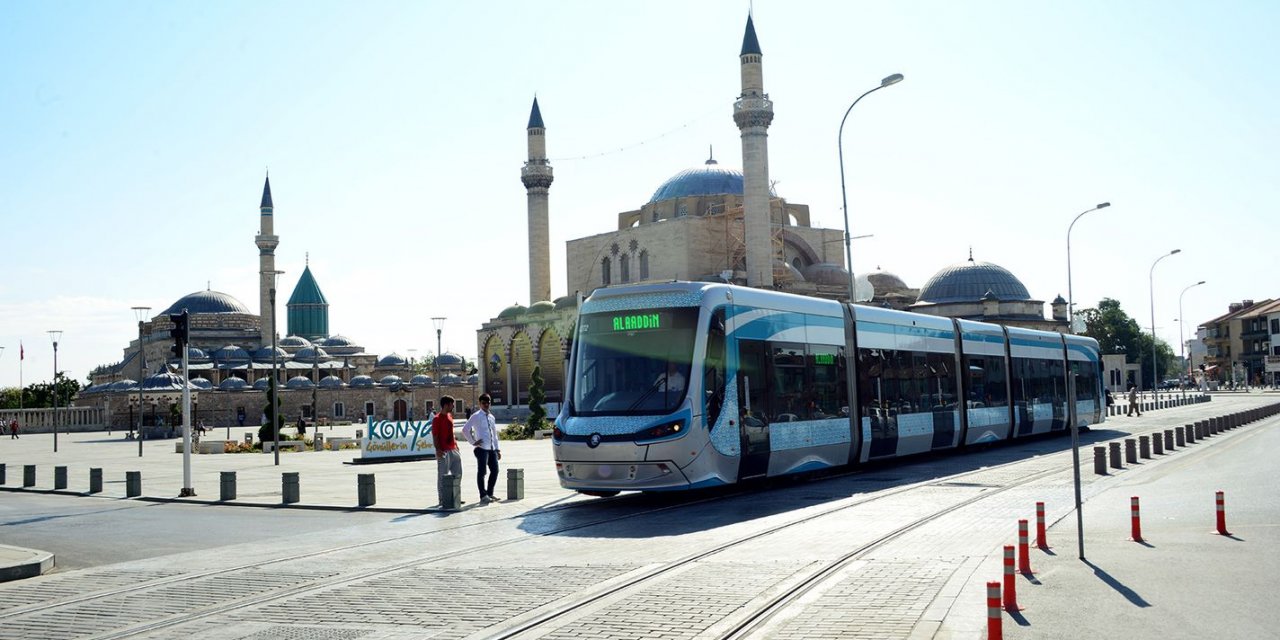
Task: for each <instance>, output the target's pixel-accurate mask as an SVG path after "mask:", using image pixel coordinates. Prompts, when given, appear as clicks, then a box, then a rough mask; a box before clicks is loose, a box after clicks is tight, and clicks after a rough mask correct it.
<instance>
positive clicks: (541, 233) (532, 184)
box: [520, 96, 553, 304]
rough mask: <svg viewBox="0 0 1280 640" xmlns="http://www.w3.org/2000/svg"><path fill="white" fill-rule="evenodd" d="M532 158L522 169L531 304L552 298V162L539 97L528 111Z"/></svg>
mask: <svg viewBox="0 0 1280 640" xmlns="http://www.w3.org/2000/svg"><path fill="white" fill-rule="evenodd" d="M527 132H528V143H529V159H528V160H527V161H525V163H524V168H523V169H521V170H520V180H521V182H523V183H524V187H525V192H526V194H527V197H528V204H529V304H533V303H535V302H540V301H542V300H550V299H551V238H550V222H549V218H550V211H549V210H550V202H549V198H548V196H549V192H550V187H551V181H552V179H553V176H552V173H551V164H550V163H549V162H548V161H547V139H546V127H545V126H544V125H543V123H542V110H541V109H539V108H538V98H537V96H535V97H534V98H533V109H532V110H531V111H530V112H529V126H528V128H527Z"/></svg>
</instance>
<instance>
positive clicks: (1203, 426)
mask: <svg viewBox="0 0 1280 640" xmlns="http://www.w3.org/2000/svg"><path fill="white" fill-rule="evenodd" d="M1193 426H1194V428H1195V431H1196V440H1204V439H1205V438H1208V437H1209V423H1208V422H1207V421H1205V420H1201V421H1199V422H1197V423H1195V424H1194V425H1193Z"/></svg>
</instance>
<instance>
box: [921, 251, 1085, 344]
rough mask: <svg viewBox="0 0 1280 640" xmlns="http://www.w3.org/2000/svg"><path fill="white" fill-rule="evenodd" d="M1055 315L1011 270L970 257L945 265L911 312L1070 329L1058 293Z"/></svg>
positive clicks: (1064, 331)
mask: <svg viewBox="0 0 1280 640" xmlns="http://www.w3.org/2000/svg"><path fill="white" fill-rule="evenodd" d="M1051 304H1052V309H1053V315H1052V316H1051V317H1050V318H1048V319H1046V318H1045V317H1044V301H1043V300H1035V299H1032V298H1031V294H1030V293H1028V292H1027V287H1026V286H1025V285H1023V284H1022V281H1021V280H1018V278H1017V276H1015V275H1013V274H1012V273H1010V272H1009V270H1008V269H1005V268H1004V267H1001V266H1000V265H997V264H992V263H990V262H975V261H974V259H973V251H972V250H971V251H970V252H969V260H968V261H967V262H961V263H958V264H953V265H951V266H948V267H943V268H942V270H940V271H938V272H937V273H935V274H934V275H933V277H932V278H929V281H928V282H926V283H924V286H923V287H921V288H920V295H919V297H918V299H917V300H916V302H915V304H913V305H911V307H910V309H909V310H910V311H915V312H917V313H927V314H929V315H935V316H945V317H948V318H963V319H965V320H978V321H982V322H991V323H994V324H1003V325H1010V326H1015V327H1023V328H1026V329H1039V330H1041V331H1058V332H1060V333H1067V332H1069V331H1070V323H1069V322H1068V319H1067V301H1066V300H1063V299H1062V296H1058V297H1057V298H1055V299H1054V301H1053V302H1052V303H1051Z"/></svg>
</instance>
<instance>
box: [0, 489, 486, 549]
mask: <svg viewBox="0 0 1280 640" xmlns="http://www.w3.org/2000/svg"><path fill="white" fill-rule="evenodd" d="M0 491H8V492H10V493H37V494H43V495H57V496H75V497H79V498H95V497H96V498H106V499H108V500H138V501H140V502H158V503H172V504H191V505H199V506H209V507H223V506H225V507H255V508H258V509H303V510H309V511H345V512H349V513H356V512H368V513H420V514H428V513H445V514H449V513H460V512H461V511H465V510H466V509H465V508H463V509H459V510H453V509H438V508H437V509H433V508H430V507H427V508H422V509H409V508H406V507H360V506H354V505H353V506H349V507H346V506H341V505H331V504H300V503H292V504H286V503H282V502H243V501H238V500H192V499H191V498H161V497H158V496H138V497H137V498H126V497H122V496H108V495H103V494H100V493H99V494H93V493H86V492H84V491H69V490H65V489H36V488H34V487H25V488H21V487H0ZM0 548H3V545H0Z"/></svg>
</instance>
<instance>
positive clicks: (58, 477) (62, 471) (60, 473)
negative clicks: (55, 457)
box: [53, 465, 67, 491]
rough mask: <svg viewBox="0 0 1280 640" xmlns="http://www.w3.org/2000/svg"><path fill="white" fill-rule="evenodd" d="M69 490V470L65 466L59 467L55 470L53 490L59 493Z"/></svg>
mask: <svg viewBox="0 0 1280 640" xmlns="http://www.w3.org/2000/svg"><path fill="white" fill-rule="evenodd" d="M66 488H67V468H66V467H65V466H61V465H60V466H57V467H54V468H53V490H54V491H58V490H61V489H66Z"/></svg>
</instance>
